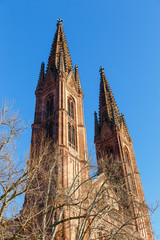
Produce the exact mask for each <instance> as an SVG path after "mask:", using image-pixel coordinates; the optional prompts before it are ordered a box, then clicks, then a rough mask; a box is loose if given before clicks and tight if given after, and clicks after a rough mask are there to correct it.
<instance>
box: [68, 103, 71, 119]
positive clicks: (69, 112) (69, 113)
mask: <svg viewBox="0 0 160 240" xmlns="http://www.w3.org/2000/svg"><path fill="white" fill-rule="evenodd" d="M68 115H69V116H70V115H71V109H70V100H69V99H68Z"/></svg>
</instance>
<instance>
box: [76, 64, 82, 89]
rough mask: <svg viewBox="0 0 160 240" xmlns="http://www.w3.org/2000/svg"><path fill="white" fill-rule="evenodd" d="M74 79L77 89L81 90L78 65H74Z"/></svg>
mask: <svg viewBox="0 0 160 240" xmlns="http://www.w3.org/2000/svg"><path fill="white" fill-rule="evenodd" d="M75 81H76V84H77V87H78V90H79V91H80V92H82V87H81V82H80V77H79V71H78V66H77V65H75Z"/></svg>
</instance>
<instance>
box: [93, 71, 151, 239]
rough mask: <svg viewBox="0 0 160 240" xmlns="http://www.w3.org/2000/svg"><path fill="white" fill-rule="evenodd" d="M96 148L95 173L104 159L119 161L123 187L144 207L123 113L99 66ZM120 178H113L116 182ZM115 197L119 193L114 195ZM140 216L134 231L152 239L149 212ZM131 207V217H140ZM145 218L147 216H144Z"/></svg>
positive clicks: (101, 168)
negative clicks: (123, 182)
mask: <svg viewBox="0 0 160 240" xmlns="http://www.w3.org/2000/svg"><path fill="white" fill-rule="evenodd" d="M94 142H95V146H96V154H97V165H98V172H99V174H101V173H102V172H106V171H105V169H104V168H105V161H106V159H107V158H108V159H111V160H112V161H116V162H117V163H119V162H120V164H121V169H122V174H123V176H125V177H124V179H125V188H126V192H127V193H128V195H132V196H134V199H135V201H136V202H140V203H142V204H144V205H146V204H145V198H144V193H143V188H142V184H141V179H140V174H139V172H138V168H137V164H136V159H135V155H134V150H133V142H132V139H131V136H130V134H129V131H128V128H127V125H126V121H125V118H124V115H123V114H120V113H119V109H118V107H117V104H116V101H115V99H114V96H113V93H112V91H111V89H110V86H109V83H108V81H107V78H106V76H105V73H104V68H102V67H100V93H99V117H98V116H97V113H96V112H95V140H94ZM118 178H119V176H116V180H117V181H119V180H118ZM117 194H118V193H117ZM141 210H142V212H141V215H142V216H144V217H142V218H140V219H137V220H136V221H135V226H136V231H137V232H139V235H140V237H142V239H145V240H152V239H154V237H153V233H152V227H151V223H150V219H149V217H148V210H147V209H145V208H143V207H142V209H141ZM138 211H139V210H138V209H137V208H136V206H134V204H132V214H133V216H136V215H138V214H140V213H139V212H138ZM146 216H147V217H146Z"/></svg>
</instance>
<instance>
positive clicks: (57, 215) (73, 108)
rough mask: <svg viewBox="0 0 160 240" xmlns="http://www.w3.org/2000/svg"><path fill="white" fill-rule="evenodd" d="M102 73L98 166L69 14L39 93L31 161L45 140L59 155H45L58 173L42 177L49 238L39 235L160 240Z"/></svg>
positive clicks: (69, 239) (41, 203)
mask: <svg viewBox="0 0 160 240" xmlns="http://www.w3.org/2000/svg"><path fill="white" fill-rule="evenodd" d="M97 67H98V66H97ZM99 72H100V92H99V110H98V112H95V114H94V116H95V133H94V143H95V148H96V157H97V167H96V170H95V169H94V170H92V163H90V162H89V160H88V154H87V142H86V127H85V125H84V114H83V90H82V87H81V81H80V76H79V71H78V66H77V65H75V66H74V67H73V65H72V60H71V56H70V53H69V48H68V44H67V41H66V37H65V33H64V30H63V20H61V19H58V20H57V29H56V33H55V36H54V40H53V44H52V47H51V52H50V56H49V59H48V64H47V67H46V69H45V64H44V63H42V64H41V69H40V74H39V80H38V84H37V88H36V91H35V94H36V106H35V116H34V123H33V124H32V140H31V159H30V161H29V162H28V166H29V167H30V166H31V165H34V162H35V158H36V159H37V158H39V157H40V152H41V150H40V148H41V147H40V146H41V144H43V141H44V139H45V141H46V142H47V141H48V142H50V143H49V144H51V142H52V145H50V146H53V145H54V147H53V148H54V149H53V148H52V147H49V151H50V154H51V155H52V157H48V155H49V154H48V153H47V157H43V166H45V171H46V172H47V173H50V175H45V174H44V175H43V174H39V177H38V179H39V182H41V179H43V184H39V185H42V189H43V190H44V191H43V194H41V195H42V196H43V198H42V196H41V197H40V194H37V195H38V200H36V204H37V206H36V210H35V211H39V210H40V211H41V212H43V211H44V213H43V214H41V216H40V217H39V219H38V223H39V226H40V227H39V229H41V232H42V237H41V238H36V237H35V238H33V239H56V240H60V239H64V240H82V239H83V240H84V239H86V240H93V239H100V240H102V239H103V240H104V239H105V240H109V239H117V240H119V239H139V240H140V239H141V240H142V239H143V240H153V239H154V236H153V232H152V227H151V222H150V218H149V214H148V208H147V206H146V202H145V197H144V193H143V188H142V184H141V179H140V174H139V172H138V168H137V164H136V159H135V155H134V150H133V142H132V139H131V136H130V133H129V130H128V128H127V124H126V121H125V118H124V115H123V114H120V113H119V109H118V107H117V104H116V101H115V99H114V95H113V93H112V91H111V88H110V85H109V82H108V80H107V78H106V76H105V71H104V68H103V67H102V66H101V67H100V70H99ZM97 101H98V99H97ZM42 136H43V137H42ZM43 147H44V148H45V144H43ZM55 149H56V150H55ZM43 151H44V150H43ZM55 155H56V156H57V158H55ZM35 156H36V157H35ZM52 166H53V167H52ZM95 172H96V173H95ZM42 175H43V176H42ZM45 176H47V177H45ZM49 180H50V181H49ZM33 186H35V182H34V183H33ZM48 186H49V187H48ZM48 191H50V192H49V193H48V195H47V196H48V198H47V200H46V198H44V195H45V194H46V192H48ZM34 193H35V191H34ZM34 193H32V192H30V193H29V194H26V197H25V204H24V208H25V206H28V205H29V204H30V202H34V201H35V197H34ZM48 199H49V200H48ZM46 203H47V204H48V203H49V204H48V206H49V207H48V210H47V211H46V208H45V206H46V205H45V204H46ZM53 203H54V204H53ZM53 205H54V207H53ZM51 206H52V207H51ZM37 209H38V210H37ZM44 209H45V210H44ZM34 226H35V224H34ZM32 229H33V227H32ZM31 231H32V230H31ZM33 235H34V233H33ZM31 239H32V238H31Z"/></svg>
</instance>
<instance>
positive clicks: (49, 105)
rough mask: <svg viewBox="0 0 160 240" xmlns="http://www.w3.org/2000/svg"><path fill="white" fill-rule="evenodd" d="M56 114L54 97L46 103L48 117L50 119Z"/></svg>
mask: <svg viewBox="0 0 160 240" xmlns="http://www.w3.org/2000/svg"><path fill="white" fill-rule="evenodd" d="M53 112H54V96H53V97H52V98H50V99H48V101H47V103H46V117H49V116H51V115H52V114H53Z"/></svg>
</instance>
